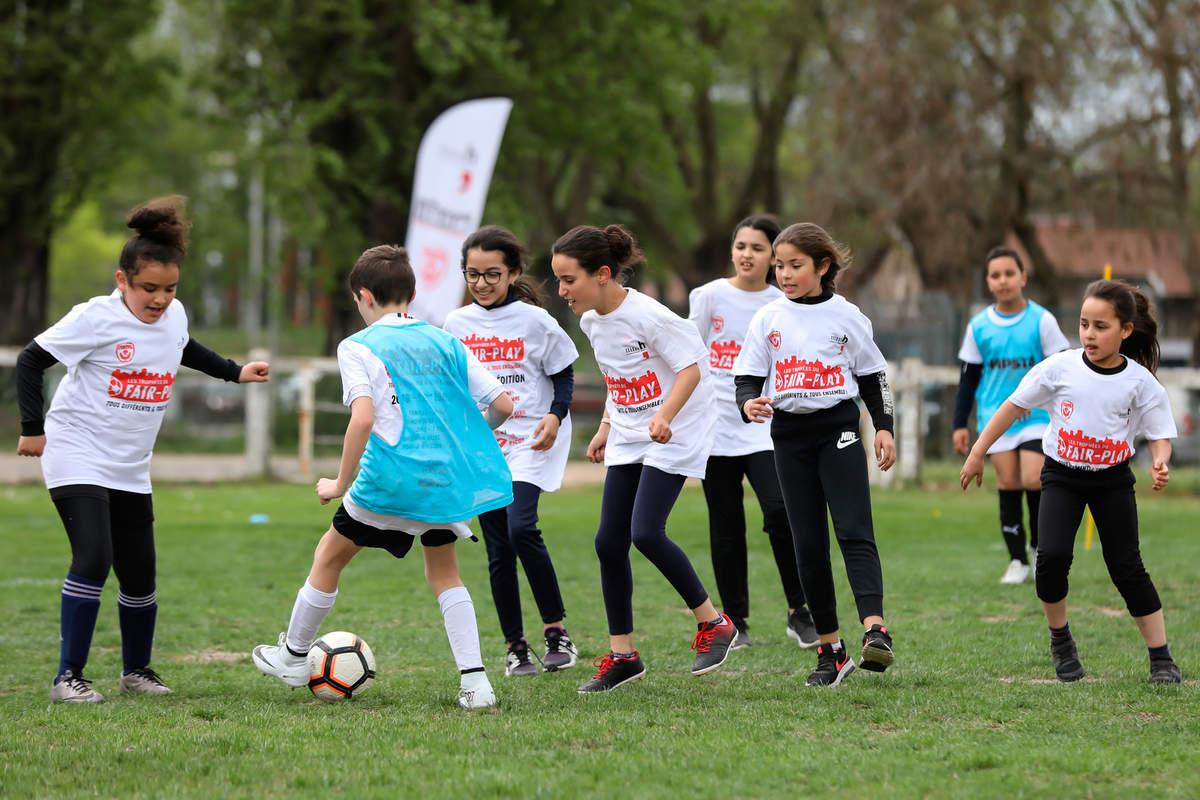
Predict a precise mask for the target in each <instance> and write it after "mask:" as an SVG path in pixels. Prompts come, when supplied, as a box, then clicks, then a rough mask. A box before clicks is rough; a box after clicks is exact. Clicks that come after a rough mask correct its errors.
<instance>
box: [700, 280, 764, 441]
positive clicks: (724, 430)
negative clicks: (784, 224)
mask: <svg viewBox="0 0 1200 800" xmlns="http://www.w3.org/2000/svg"><path fill="white" fill-rule="evenodd" d="M780 297H783V292H781V291H779V289H777V288H775V287H774V286H768V287H767V288H766V289H763V290H762V291H758V292H747V291H745V290H744V289H739V288H737V287H736V286H734V285H733V284H732V283H730V282H729V279H728V278H719V279H717V280H715V281H710V282H708V283H706V284H704V285H703V286H700V287H698V288H696V289H693V290H692V293H691V295H690V296H689V297H688V319H690V320H691V321H692V322H693V323H695V325H696V328H697V329H698V330H699V331H700V338H701V339H703V340H704V344H705V346H706V347H708V366H709V369H710V370H711V373H712V379H713V397H714V398H715V405H716V412H717V414H716V416H717V425H716V430H715V431H714V432H713V447H712V452H711V453H710V455H714V456H744V455H749V454H750V453H760V452H762V451H764V450H773V449H774V447H775V446H774V444H772V442H771V426H769V425H753V424H747V423H745V422H743V421H742V415H741V412H740V411H739V410H738V407H737V399H736V390H735V387H734V381H733V362H734V359H736V358H737V356H738V353H740V352H741V350H742V343H743V342H744V341H745V339H746V331H747V330H748V329H749V327H750V320H751V319H752V318H753V317H754V314H755V313H756V312H757V311H758V310H759V309H760V308H762V307H763V306H764V305H766V304H767V303H770V302H771V301H773V300H776V299H778V298H780Z"/></svg>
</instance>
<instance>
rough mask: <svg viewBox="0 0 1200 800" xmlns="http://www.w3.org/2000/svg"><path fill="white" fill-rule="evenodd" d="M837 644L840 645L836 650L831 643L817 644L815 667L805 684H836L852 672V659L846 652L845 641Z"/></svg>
mask: <svg viewBox="0 0 1200 800" xmlns="http://www.w3.org/2000/svg"><path fill="white" fill-rule="evenodd" d="M839 644H841V645H842V646H841V648H840V649H839V650H837V651H836V652H835V651H834V649H833V645H832V644H822V645H818V647H817V668H816V669H814V670H813V671H812V672H811V673H810V674H809V676H808V680H807V681H805V684H806V685H808V686H837V685H838V684H839V683H841V682H842V679H843V678H845V677H846V676H847V675H849V674H850V673H851V672H854V660H853V659H852V658H850V654H849V653H847V652H846V645H845V643H844V642H839Z"/></svg>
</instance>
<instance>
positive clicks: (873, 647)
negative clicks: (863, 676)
mask: <svg viewBox="0 0 1200 800" xmlns="http://www.w3.org/2000/svg"><path fill="white" fill-rule="evenodd" d="M895 660H896V656H895V655H894V654H893V653H892V635H891V634H890V633H888V629H887V628H885V627H883V626H882V625H872V626H871V629H870V630H869V631H867V632H866V633H864V634H863V649H862V659H861V660H860V661H859V662H858V665H859V666H860V667H862V668H863V669H868V670H870V671H871V672H883V671H884V670H885V669H887V668H888V667H890V666H891V665H892V662H893V661H895Z"/></svg>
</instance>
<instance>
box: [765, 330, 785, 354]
mask: <svg viewBox="0 0 1200 800" xmlns="http://www.w3.org/2000/svg"><path fill="white" fill-rule="evenodd" d="M767 341H769V342H770V343H771V346H772V347H774V348H775V349H776V350H778V349H779V345H780V343H781V342H782V341H783V336H782V335H781V334H780V333H779V331H771V332H770V333H768V334H767Z"/></svg>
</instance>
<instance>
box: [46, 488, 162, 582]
mask: <svg viewBox="0 0 1200 800" xmlns="http://www.w3.org/2000/svg"><path fill="white" fill-rule="evenodd" d="M50 499H51V500H53V501H54V506H55V508H57V509H58V515H59V516H60V517H61V518H62V521H63V526H64V527H65V528H66V529H67V538H68V539H70V540H71V574H73V575H78V576H79V577H81V578H88V579H89V580H93V581H96V582H98V583H103V582H104V581H105V579H107V578H108V571H109V569H110V568H111V569H112V570H113V572H115V573H116V575H117V580H118V581H120V584H121V591H123V592H124V593H125V594H127V595H131V596H134V597H144V596H146V595H149V594H152V593H153V592H154V571H155V557H154V504H153V501H152V499H151V496H150V495H148V494H136V493H134V492H122V491H118V490H116V489H105V488H104V487H102V486H92V485H88V484H73V485H71V486H59V487H56V488H54V489H51V490H50Z"/></svg>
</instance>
